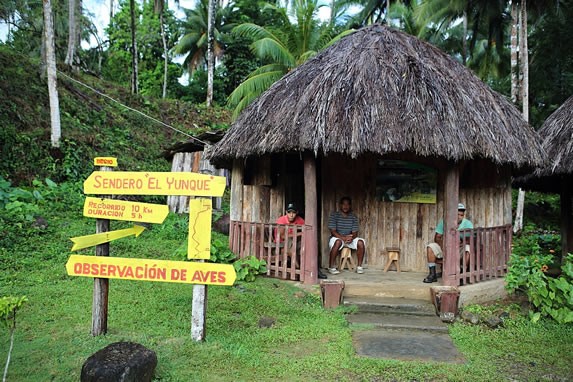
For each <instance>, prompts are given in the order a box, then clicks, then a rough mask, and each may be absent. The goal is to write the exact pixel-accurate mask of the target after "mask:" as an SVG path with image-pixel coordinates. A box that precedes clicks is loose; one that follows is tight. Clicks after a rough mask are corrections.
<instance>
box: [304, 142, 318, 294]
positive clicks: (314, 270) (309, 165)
mask: <svg viewBox="0 0 573 382" xmlns="http://www.w3.org/2000/svg"><path fill="white" fill-rule="evenodd" d="M303 166H304V219H305V223H306V224H307V225H309V226H311V229H310V231H306V233H305V238H306V242H305V258H304V284H316V283H317V282H318V229H317V221H318V200H317V195H316V158H315V157H314V155H312V153H309V152H308V153H305V154H304V164H303Z"/></svg>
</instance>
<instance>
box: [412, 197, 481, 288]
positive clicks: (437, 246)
mask: <svg viewBox="0 0 573 382" xmlns="http://www.w3.org/2000/svg"><path fill="white" fill-rule="evenodd" d="M465 214H466V206H465V205H463V204H462V203H459V204H458V231H461V230H464V229H473V228H474V225H473V223H472V222H471V221H469V220H468V219H466V218H465ZM461 239H462V238H461V237H460V245H461V247H460V256H461V255H462V254H464V255H465V256H466V259H467V258H468V257H467V256H468V255H469V251H470V248H469V245H465V246H464V245H462V241H461ZM443 240H444V220H443V219H440V221H439V222H438V225H437V226H436V233H435V234H434V242H433V243H430V244H428V245H427V246H426V256H427V258H428V268H429V269H430V273H429V274H428V276H427V277H426V278H425V279H424V280H423V281H424V282H425V283H433V282H436V281H438V276H437V275H436V259H443V258H444V253H443V252H442V247H443ZM466 262H467V260H466Z"/></svg>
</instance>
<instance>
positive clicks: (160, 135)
mask: <svg viewBox="0 0 573 382" xmlns="http://www.w3.org/2000/svg"><path fill="white" fill-rule="evenodd" d="M0 67H2V71H0V121H1V122H2V128H1V129H0V139H1V148H2V151H1V159H2V160H1V161H0V205H1V206H2V208H0V211H1V212H2V216H0V295H14V296H21V295H26V296H27V297H28V299H29V301H28V302H27V303H26V304H25V305H24V306H23V307H22V309H21V310H19V311H18V314H17V328H16V341H15V346H14V352H13V354H12V361H11V363H10V367H9V371H8V381H47V380H52V381H76V380H78V378H79V373H80V370H81V365H82V364H83V362H84V361H85V360H86V358H87V357H88V356H89V355H91V354H92V353H94V352H95V351H97V350H99V349H101V348H103V347H104V346H106V345H107V344H109V343H112V342H116V341H121V340H126V341H136V342H139V343H142V344H143V345H145V346H147V347H149V348H151V349H153V350H155V351H156V352H157V354H158V358H159V364H158V368H157V371H156V380H158V381H191V380H194V381H252V380H258V381H271V380H273V381H274V380H287V381H288V380H291V381H333V380H337V381H391V380H396V381H412V380H418V381H422V380H424V381H467V380H473V381H497V380H553V381H555V380H560V381H565V380H569V379H571V378H572V374H571V364H573V329H572V327H571V325H557V324H555V323H552V322H549V321H545V320H542V321H541V322H539V323H537V324H532V323H530V322H529V321H528V320H527V319H526V318H524V317H522V316H521V315H520V314H519V313H518V311H519V307H516V306H513V305H510V306H509V307H496V306H494V307H483V308H480V309H506V310H508V311H509V312H510V317H511V318H510V319H509V320H508V321H506V323H505V325H504V327H503V328H501V329H496V330H491V329H487V328H486V327H484V326H480V325H478V326H469V325H464V324H462V323H456V324H454V325H452V326H451V327H450V333H451V335H452V338H453V339H454V341H455V343H456V345H457V346H458V348H459V349H460V351H461V352H462V353H463V355H464V357H465V358H466V361H467V362H466V363H465V364H457V365H449V364H436V363H423V362H400V361H392V360H374V359H368V358H362V357H357V356H356V355H355V354H354V349H353V346H352V339H351V330H350V328H349V326H348V324H347V322H346V320H345V314H351V313H352V310H349V309H347V308H346V309H345V308H339V309H335V310H324V309H323V308H322V307H321V303H320V298H319V295H318V291H317V290H316V289H311V290H303V289H300V288H298V287H296V286H295V285H293V284H292V283H288V282H281V281H278V280H274V279H267V278H262V277H259V278H258V279H257V280H256V281H255V282H254V283H242V284H238V285H236V286H233V287H209V295H208V307H207V340H206V341H205V342H204V343H195V342H193V341H192V340H191V338H190V320H191V299H192V287H191V286H189V285H183V284H170V283H152V282H131V281H118V280H112V281H111V283H110V284H111V288H110V305H109V308H110V310H109V332H108V334H107V335H106V336H100V337H92V336H91V335H90V329H91V300H92V290H93V281H92V280H91V279H89V278H82V277H69V276H67V274H66V271H65V263H66V262H67V259H68V257H69V255H70V248H71V242H70V241H69V238H70V237H75V236H82V235H88V234H92V233H94V226H95V223H94V221H93V220H92V219H87V218H84V217H83V216H82V205H83V195H82V192H81V180H82V179H84V178H85V177H87V175H88V174H89V173H90V172H91V171H92V170H93V164H92V160H93V157H94V156H117V157H118V158H119V162H120V166H121V168H122V169H125V170H132V171H140V170H149V171H152V170H153V171H168V170H169V168H170V164H169V162H168V161H167V160H166V159H164V158H163V157H162V156H161V153H162V151H163V150H164V149H165V147H164V146H163V145H165V144H166V142H168V143H170V144H172V143H175V142H177V141H181V140H185V139H186V137H185V136H180V135H178V134H177V133H176V132H174V131H172V130H170V129H166V128H165V127H163V126H159V125H157V124H155V123H153V122H150V121H149V120H148V119H146V118H144V117H142V116H140V115H137V114H134V113H132V112H129V111H127V110H126V109H124V108H122V107H120V106H118V105H117V104H116V103H114V102H111V101H110V100H109V99H106V98H103V97H101V96H98V95H97V94H95V93H93V92H92V91H90V90H89V89H86V88H83V87H81V86H79V85H77V84H76V83H74V82H73V81H69V80H66V79H62V80H61V86H60V102H61V108H62V136H63V139H64V140H63V145H62V148H61V150H52V149H51V148H50V147H49V134H50V133H49V114H48V107H47V105H48V101H47V95H46V90H45V83H44V82H43V80H42V79H41V77H40V74H39V71H38V70H37V69H36V68H38V67H39V65H38V63H37V62H30V61H29V59H27V58H24V57H23V56H22V55H20V54H14V53H13V52H12V51H10V50H8V49H7V48H5V47H3V46H0ZM81 79H82V81H83V82H85V83H88V84H90V85H91V86H93V87H95V88H98V89H101V90H103V91H105V92H106V93H107V94H110V95H112V96H113V97H114V98H116V99H119V100H121V101H122V102H123V103H125V104H127V105H129V106H131V107H135V108H137V109H139V110H143V111H145V112H146V113H148V114H150V115H152V116H155V117H159V118H160V119H162V120H165V121H169V123H170V124H171V125H172V126H174V127H176V128H178V129H181V130H183V131H185V132H188V133H197V132H200V131H202V130H204V129H217V128H224V126H225V124H226V123H228V120H229V119H228V118H229V117H228V112H226V111H224V110H221V109H214V110H213V111H207V110H205V109H204V108H202V107H200V106H195V105H191V104H187V103H184V102H177V101H157V100H153V99H147V98H145V97H141V96H132V95H130V94H128V92H126V91H125V90H122V89H119V88H116V87H114V86H112V85H111V84H108V83H104V82H101V81H97V80H96V79H94V78H92V77H90V76H87V75H86V76H82V77H81ZM45 178H50V179H52V180H53V181H54V182H55V183H54V182H51V181H46V180H45ZM7 179H8V180H9V181H10V182H11V183H10V182H8V181H7ZM14 200H15V201H17V202H18V203H15V202H14ZM545 200H546V199H543V200H542V201H541V202H540V203H541V204H543V203H545ZM7 205H10V209H7V208H5V207H6V206H7ZM550 206H552V207H549V208H543V209H544V210H546V211H547V210H548V211H549V213H548V214H547V215H548V216H555V214H554V212H555V211H554V210H553V211H551V208H554V206H555V201H553V202H551V203H550ZM125 227H127V223H123V222H112V227H111V229H113V230H115V229H121V228H125ZM554 228H555V226H554V224H553V223H551V222H549V223H547V227H544V228H543V229H547V230H551V229H554ZM186 236H187V220H186V217H184V216H176V215H170V216H169V217H168V219H167V220H166V222H165V223H163V224H161V225H154V226H152V227H151V228H149V229H148V230H147V231H146V232H145V233H144V234H143V235H141V236H140V237H139V238H137V239H134V238H129V239H125V240H119V241H116V242H114V243H112V245H111V250H112V253H113V255H114V256H121V257H134V258H138V257H149V258H157V259H169V260H174V259H176V260H182V259H183V258H184V257H185V248H186ZM223 239H224V238H223ZM90 251H93V249H86V250H84V251H81V252H80V253H85V254H91V253H92V252H90ZM265 317H270V318H273V319H274V320H275V324H274V325H273V326H272V327H271V328H260V327H259V321H260V320H261V318H265ZM364 330H367V328H365V329H364ZM8 346H9V334H8V331H7V330H4V328H3V327H2V328H0V364H1V365H4V363H5V361H6V355H7V349H8ZM413 346H414V345H413Z"/></svg>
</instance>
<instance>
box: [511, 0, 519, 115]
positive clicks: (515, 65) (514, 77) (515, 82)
mask: <svg viewBox="0 0 573 382" xmlns="http://www.w3.org/2000/svg"><path fill="white" fill-rule="evenodd" d="M518 25H519V6H518V5H517V3H516V1H515V0H513V1H512V2H511V37H510V44H511V102H513V104H514V105H517V104H518V103H519V101H520V100H519V58H518V54H519V53H518V52H519V49H518V41H517V28H518Z"/></svg>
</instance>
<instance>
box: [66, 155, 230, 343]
mask: <svg viewBox="0 0 573 382" xmlns="http://www.w3.org/2000/svg"><path fill="white" fill-rule="evenodd" d="M94 163H95V164H100V165H103V164H105V165H106V166H103V167H101V168H100V171H94V172H93V173H92V174H91V175H90V176H89V177H88V178H87V179H86V180H85V182H84V193H86V194H98V195H101V194H105V195H187V196H208V197H212V196H222V195H223V192H224V190H225V186H226V179H225V178H224V177H222V176H212V175H206V174H198V173H173V172H120V171H116V172H113V173H112V172H111V167H108V166H117V160H116V159H115V158H96V159H95V160H94ZM211 203H212V202H211V198H197V199H191V200H190V203H189V206H190V208H189V240H188V247H187V257H188V258H189V259H196V260H197V261H196V262H181V261H166V260H156V259H153V260H146V259H127V258H110V257H109V242H110V241H112V240H116V239H119V238H123V237H126V236H130V235H136V236H139V234H141V232H142V231H143V228H142V227H137V226H134V227H133V228H128V229H123V230H118V231H112V232H110V231H109V221H110V219H112V220H127V221H133V222H148V223H162V222H163V221H164V220H165V217H166V216H167V214H168V212H169V211H168V208H167V206H160V205H155V204H148V203H136V202H127V201H120V200H114V199H105V198H101V197H100V198H93V197H88V198H86V201H85V204H84V216H88V217H95V218H97V220H96V234H95V235H87V236H79V237H74V238H71V240H72V241H73V242H74V247H73V248H72V250H78V249H82V248H86V247H89V246H93V245H95V246H96V256H95V257H92V256H81V255H72V256H71V257H70V259H69V260H68V263H67V264H66V269H67V272H68V275H71V276H84V277H94V299H93V308H92V335H94V336H97V335H100V334H105V333H106V332H107V311H108V292H109V279H110V278H116V279H128V280H141V281H163V282H178V283H187V284H195V285H194V287H193V306H192V317H191V337H192V338H193V340H195V341H202V340H204V339H205V314H206V298H207V285H233V283H234V282H235V278H236V273H235V269H234V267H233V266H232V265H228V264H210V263H205V262H204V259H209V258H210V256H211V219H212V213H213V209H212V204H211Z"/></svg>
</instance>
